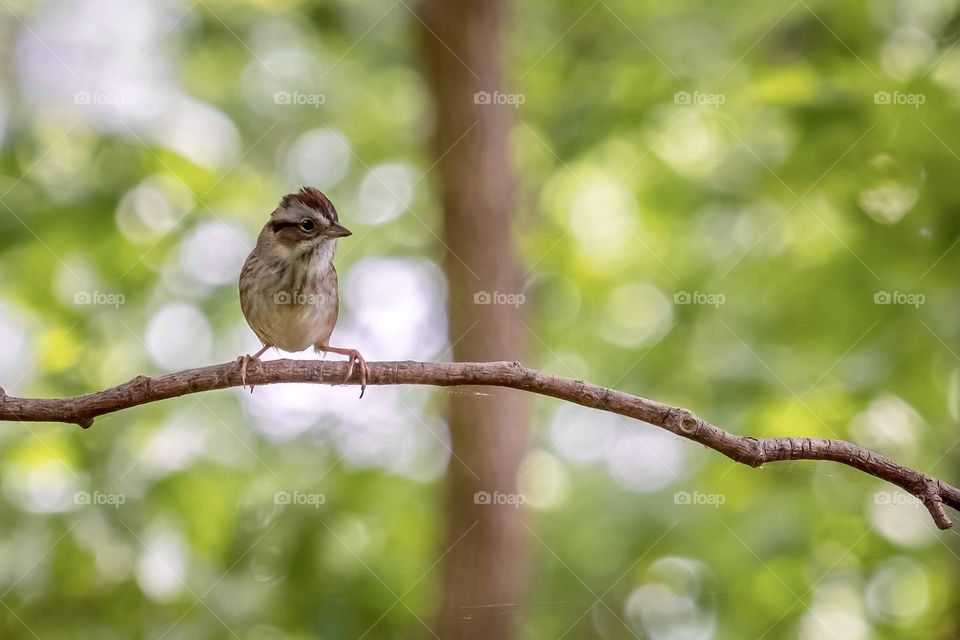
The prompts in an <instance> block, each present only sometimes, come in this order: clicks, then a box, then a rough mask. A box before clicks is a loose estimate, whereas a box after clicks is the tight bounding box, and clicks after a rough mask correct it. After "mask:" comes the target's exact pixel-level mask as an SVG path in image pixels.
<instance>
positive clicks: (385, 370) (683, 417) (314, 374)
mask: <svg viewBox="0 0 960 640" xmlns="http://www.w3.org/2000/svg"><path fill="white" fill-rule="evenodd" d="M367 370H368V379H367V384H368V385H369V386H376V385H397V384H420V385H432V386H439V387H450V386H463V385H472V386H496V387H506V388H510V389H518V390H521V391H528V392H531V393H537V394H540V395H543V396H550V397H552V398H558V399H560V400H565V401H567V402H573V403H575V404H579V405H582V406H584V407H589V408H592V409H599V410H602V411H609V412H611V413H617V414H620V415H623V416H627V417H629V418H635V419H637V420H641V421H643V422H646V423H648V424H651V425H654V426H657V427H660V428H661V429H666V430H667V431H670V432H671V433H674V434H676V435H678V436H680V437H682V438H686V439H688V440H693V441H694V442H699V443H700V444H702V445H704V446H706V447H709V448H711V449H713V450H714V451H717V452H719V453H722V454H723V455H725V456H727V457H728V458H730V459H731V460H733V461H734V462H739V463H741V464H745V465H749V466H751V467H759V466H761V465H763V464H765V463H768V462H779V461H781V460H829V461H832V462H839V463H840V464H845V465H847V466H849V467H853V468H854V469H858V470H860V471H862V472H864V473H866V474H869V475H871V476H874V477H876V478H880V479H881V480H886V481H887V482H890V483H892V484H895V485H896V486H898V487H900V488H901V489H903V490H904V491H907V492H908V493H910V494H912V495H913V496H915V497H916V498H918V499H919V500H920V501H921V502H923V504H924V506H926V508H927V509H928V510H929V511H930V515H931V516H932V517H933V521H934V522H935V523H936V525H937V526H938V527H939V528H941V529H949V528H950V527H951V526H952V525H951V522H950V519H949V518H948V517H947V514H946V512H945V511H944V508H943V506H944V505H947V506H949V507H951V508H953V509H955V510H960V489H957V488H956V487H954V486H952V485H949V484H947V483H945V482H942V481H941V480H938V479H937V478H934V477H932V476H929V475H927V474H925V473H921V472H919V471H916V470H914V469H911V468H909V467H905V466H903V465H901V464H899V463H897V462H895V461H893V460H891V459H890V458H888V457H886V456H883V455H881V454H879V453H876V452H874V451H870V450H868V449H864V448H863V447H860V446H858V445H856V444H853V443H852V442H847V441H845V440H832V439H827V438H766V439H762V440H758V439H756V438H751V437H749V436H738V435H734V434H732V433H730V432H729V431H725V430H723V429H721V428H720V427H718V426H716V425H713V424H711V423H709V422H707V421H706V420H703V419H701V418H699V417H697V416H696V415H694V413H693V412H691V411H690V410H688V409H684V408H682V407H674V406H671V405H668V404H664V403H662V402H657V401H656V400H649V399H647V398H642V397H640V396H635V395H631V394H629V393H624V392H622V391H616V390H615V389H608V388H606V387H601V386H599V385H595V384H590V383H588V382H584V381H583V380H571V379H570V378H562V377H560V376H555V375H551V374H549V373H544V372H542V371H536V370H534V369H528V368H526V367H524V366H522V365H521V364H520V363H518V362H410V361H406V362H368V363H367ZM346 374H347V363H345V362H326V361H315V360H312V361H304V360H272V361H268V362H260V363H254V364H253V365H252V366H251V368H250V370H248V371H247V383H248V384H253V385H267V384H279V383H285V382H307V383H315V384H330V385H335V384H342V383H343V384H351V385H357V384H360V376H359V371H355V372H354V373H353V376H352V378H351V379H350V380H344V378H345V376H346ZM239 386H241V382H240V369H239V367H238V366H237V363H227V364H220V365H213V366H209V367H202V368H199V369H188V370H186V371H179V372H176V373H170V374H167V375H164V376H160V377H157V378H148V377H146V376H138V377H136V378H134V379H133V380H131V381H130V382H127V383H126V384H122V385H120V386H117V387H113V388H110V389H106V390H104V391H100V392H97V393H91V394H88V395H84V396H77V397H74V398H56V399H32V398H16V397H13V396H8V395H6V393H5V392H4V391H3V389H0V421H20V422H64V423H69V424H77V425H80V426H81V427H83V428H88V427H90V426H91V425H93V421H94V419H95V418H97V417H99V416H103V415H107V414H110V413H114V412H117V411H121V410H123V409H130V408H132V407H137V406H140V405H144V404H148V403H151V402H158V401H160V400H167V399H170V398H177V397H180V396H184V395H189V394H193V393H201V392H204V391H214V390H217V389H228V388H230V387H239Z"/></svg>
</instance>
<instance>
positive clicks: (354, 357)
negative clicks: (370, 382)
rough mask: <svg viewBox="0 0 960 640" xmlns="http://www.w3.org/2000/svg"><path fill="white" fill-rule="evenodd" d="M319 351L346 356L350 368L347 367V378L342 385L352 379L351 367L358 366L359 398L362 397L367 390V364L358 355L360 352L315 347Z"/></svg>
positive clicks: (321, 346) (338, 348)
mask: <svg viewBox="0 0 960 640" xmlns="http://www.w3.org/2000/svg"><path fill="white" fill-rule="evenodd" d="M317 349H319V350H320V351H323V352H329V353H339V354H340V355H342V356H347V358H349V360H348V361H347V362H349V363H350V366H348V367H347V377H346V379H345V380H344V381H343V382H344V384H347V383H349V382H350V379H351V378H353V366H354V365H355V364H358V365H360V397H361V398H362V397H363V392H364V391H366V390H367V362H366V360H364V359H363V356H362V355H360V352H359V351H357V350H356V349H342V348H340V347H331V346H330V345H320V346H319V347H317Z"/></svg>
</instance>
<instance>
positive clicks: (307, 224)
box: [300, 218, 316, 231]
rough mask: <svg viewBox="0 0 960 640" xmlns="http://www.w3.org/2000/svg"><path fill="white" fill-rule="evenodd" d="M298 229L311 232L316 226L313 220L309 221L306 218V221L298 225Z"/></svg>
mask: <svg viewBox="0 0 960 640" xmlns="http://www.w3.org/2000/svg"><path fill="white" fill-rule="evenodd" d="M300 228H301V229H303V230H304V231H313V230H314V229H315V228H316V225H315V224H314V223H313V220H310V219H309V218H307V219H306V220H304V221H303V222H301V223H300Z"/></svg>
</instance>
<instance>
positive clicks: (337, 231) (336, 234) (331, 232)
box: [324, 222, 353, 238]
mask: <svg viewBox="0 0 960 640" xmlns="http://www.w3.org/2000/svg"><path fill="white" fill-rule="evenodd" d="M324 235H326V236H327V237H330V238H346V237H347V236H352V235H353V232H352V231H350V229H347V228H346V227H344V226H343V225H341V224H339V223H337V222H334V223H333V224H332V225H330V226H329V227H327V230H326V232H325V233H324Z"/></svg>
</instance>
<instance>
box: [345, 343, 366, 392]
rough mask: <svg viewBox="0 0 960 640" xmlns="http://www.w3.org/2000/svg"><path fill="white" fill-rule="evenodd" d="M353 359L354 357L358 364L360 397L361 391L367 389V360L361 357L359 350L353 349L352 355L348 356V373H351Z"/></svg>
mask: <svg viewBox="0 0 960 640" xmlns="http://www.w3.org/2000/svg"><path fill="white" fill-rule="evenodd" d="M354 359H356V361H357V364H359V365H360V397H361V398H362V397H363V392H364V391H366V390H367V362H366V360H364V359H363V356H361V355H360V352H359V351H354V352H353V357H352V358H350V373H353V360H354ZM348 375H349V374H348Z"/></svg>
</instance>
